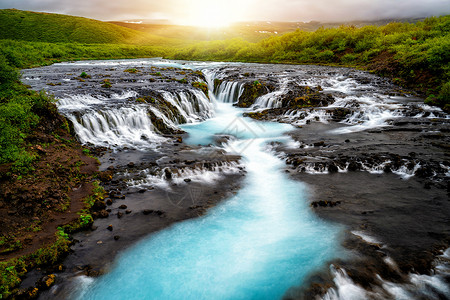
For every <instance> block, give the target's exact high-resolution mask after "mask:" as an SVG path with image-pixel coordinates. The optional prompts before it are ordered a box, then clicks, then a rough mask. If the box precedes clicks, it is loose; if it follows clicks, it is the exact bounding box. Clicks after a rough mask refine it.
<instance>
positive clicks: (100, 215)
mask: <svg viewBox="0 0 450 300" xmlns="http://www.w3.org/2000/svg"><path fill="white" fill-rule="evenodd" d="M98 217H99V218H102V219H104V218H107V217H109V213H108V212H107V211H106V210H104V209H102V210H101V211H99V212H98Z"/></svg>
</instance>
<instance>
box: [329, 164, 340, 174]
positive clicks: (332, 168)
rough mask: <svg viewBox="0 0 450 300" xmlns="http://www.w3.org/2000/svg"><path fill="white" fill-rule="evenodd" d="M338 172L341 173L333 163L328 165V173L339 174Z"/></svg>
mask: <svg viewBox="0 0 450 300" xmlns="http://www.w3.org/2000/svg"><path fill="white" fill-rule="evenodd" d="M338 171H339V169H338V167H337V166H336V165H335V164H334V163H331V164H329V165H328V172H330V173H337V172H338Z"/></svg>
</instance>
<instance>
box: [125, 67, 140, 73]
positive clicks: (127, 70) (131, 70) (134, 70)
mask: <svg viewBox="0 0 450 300" xmlns="http://www.w3.org/2000/svg"><path fill="white" fill-rule="evenodd" d="M124 72H127V73H132V74H136V73H138V72H140V71H139V70H138V69H135V68H131V69H126V70H124Z"/></svg>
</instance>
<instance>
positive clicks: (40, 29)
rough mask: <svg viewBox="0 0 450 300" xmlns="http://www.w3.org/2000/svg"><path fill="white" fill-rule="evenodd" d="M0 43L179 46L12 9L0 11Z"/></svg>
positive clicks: (64, 17) (80, 21)
mask: <svg viewBox="0 0 450 300" xmlns="http://www.w3.org/2000/svg"><path fill="white" fill-rule="evenodd" d="M0 39H14V40H23V41H31V42H49V43H83V44H140V45H156V44H158V45H168V44H176V43H178V42H179V41H174V40H171V39H168V38H164V37H160V36H155V35H152V34H149V33H144V32H140V31H136V30H133V29H129V28H125V27H123V26H117V25H114V24H111V23H107V22H101V21H97V20H92V19H87V18H81V17H73V16H67V15H60V14H48V13H38V12H30V11H21V10H15V9H3V10H0Z"/></svg>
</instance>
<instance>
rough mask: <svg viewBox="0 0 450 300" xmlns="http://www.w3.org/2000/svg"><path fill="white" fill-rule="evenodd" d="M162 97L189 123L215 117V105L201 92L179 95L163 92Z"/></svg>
mask: <svg viewBox="0 0 450 300" xmlns="http://www.w3.org/2000/svg"><path fill="white" fill-rule="evenodd" d="M161 96H162V97H163V98H164V100H166V101H167V102H169V103H170V104H172V105H173V106H174V107H175V108H176V109H177V110H178V112H179V113H180V115H181V116H183V118H184V119H185V120H186V122H187V123H193V122H195V121H203V120H205V119H208V118H211V117H213V116H214V106H213V104H212V103H211V101H210V100H209V99H208V98H207V97H206V95H205V94H204V93H203V92H201V91H198V90H190V91H183V92H178V93H174V92H165V91H161Z"/></svg>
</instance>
